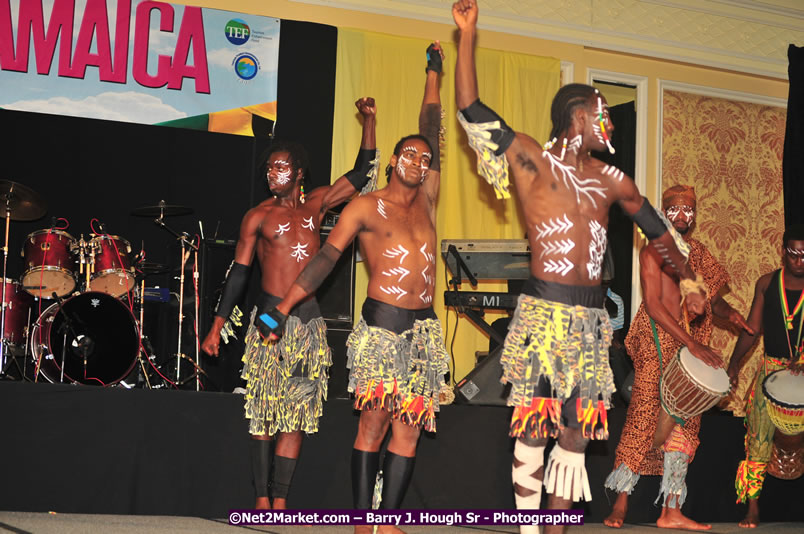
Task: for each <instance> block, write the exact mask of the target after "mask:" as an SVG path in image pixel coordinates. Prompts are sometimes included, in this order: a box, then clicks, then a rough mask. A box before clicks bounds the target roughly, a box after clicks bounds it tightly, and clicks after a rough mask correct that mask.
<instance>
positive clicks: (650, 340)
mask: <svg viewBox="0 0 804 534" xmlns="http://www.w3.org/2000/svg"><path fill="white" fill-rule="evenodd" d="M695 207H696V199H695V191H694V189H693V188H692V187H689V186H685V185H677V186H673V187H671V188H669V189H667V190H666V191H665V192H664V195H662V208H663V209H664V213H665V215H666V216H667V218H668V219H669V220H670V222H671V223H672V224H673V227H674V228H675V229H676V231H677V232H678V233H680V234H682V236H683V237H684V239H685V241H687V243H688V244H689V245H690V256H689V265H690V267H691V268H692V269H693V270H694V271H695V272H696V273H700V274H701V275H702V276H703V278H704V281H705V283H706V286H707V297H708V300H707V305H706V309H705V311H704V313H703V314H702V315H699V316H697V317H688V319H689V331H688V330H687V329H686V328H685V327H684V324H685V322H686V321H685V319H684V315H685V313H684V311H683V310H682V305H681V301H682V299H681V292H680V290H679V286H678V280H677V279H676V278H675V277H674V276H672V275H671V274H668V273H667V272H666V271H663V270H662V268H661V265H662V262H661V259H660V258H659V257H658V255H657V254H656V253H655V252H654V251H653V250H652V249H651V248H650V247H645V248H643V249H642V251H641V252H640V255H639V260H640V277H641V282H642V284H641V285H642V293H643V296H644V298H643V302H642V305H641V306H640V307H639V311H638V312H637V315H636V317H634V321H633V323H632V324H631V328H630V330H629V332H628V336H627V337H626V339H625V345H626V348H627V349H628V354H629V355H630V356H631V358H632V360H633V362H634V373H635V375H634V386H633V392H632V396H631V403H630V405H629V406H628V414H627V416H626V420H625V427H624V428H623V432H622V435H621V437H620V442H619V444H618V445H617V452H616V457H615V462H614V470H613V471H612V472H611V474H610V475H609V476H608V478H607V479H606V487H607V488H608V489H611V490H613V491H615V492H617V493H618V496H617V499H616V501H615V503H614V507H613V509H612V512H611V514H610V515H609V516H608V517H607V518H606V519H605V520H604V523H605V524H606V525H607V526H609V527H614V528H619V527H621V526H622V524H623V521H624V519H625V514H626V510H627V508H628V495H629V494H630V493H631V491H633V489H634V486H636V483H637V481H638V480H639V477H640V475H662V484H661V488H660V490H659V497H658V498H657V502H658V501H659V499H661V498H662V496H664V503H663V507H662V513H661V516H660V517H659V519H658V520H657V522H656V525H657V526H658V527H660V528H683V529H691V530H705V529H709V528H711V526H710V525H703V524H701V523H697V522H695V521H693V520H692V519H689V518H687V517H685V516H684V515H683V514H682V513H681V506H682V504H683V503H684V499H685V498H686V494H687V489H686V484H685V483H684V478H685V476H686V473H687V467H688V465H689V462H691V461H692V459H693V457H694V455H695V450H696V449H697V447H698V443H699V441H698V430H699V429H700V427H701V417H700V416H697V417H693V418H691V419H689V420H687V421H686V422H685V423H684V424H683V425H679V424H674V422H673V420H672V419H670V418H669V416H667V415H666V413H665V412H664V411H663V409H662V408H661V405H660V398H659V377H660V376H661V371H662V369H663V368H664V367H666V366H667V364H668V363H669V362H670V360H671V359H672V358H673V357H674V356H675V355H676V353H677V352H678V350H679V349H680V348H681V347H682V346H687V347H689V346H691V345H693V344H703V345H707V344H708V343H709V339H710V337H711V335H712V316H713V315H717V316H718V317H722V318H723V319H726V320H729V321H730V322H732V323H733V324H735V325H737V326H739V327H741V328H745V329H749V327H748V325H747V324H746V322H745V319H744V318H743V316H742V315H740V313H739V312H737V311H736V310H734V308H732V307H731V306H730V305H729V304H728V303H727V302H726V301H725V300H723V298H721V296H720V293H721V290H722V289H723V288H724V286H726V284H728V282H729V276H728V274H727V273H726V271H725V269H723V267H722V266H721V265H720V264H719V263H718V262H717V260H716V259H715V257H714V256H712V254H711V253H710V252H709V251H708V250H707V249H706V247H705V246H704V245H703V244H702V243H701V242H700V241H697V240H696V239H693V238H691V237H689V231H690V229H691V227H692V225H693V224H694V222H695ZM651 323H653V324H654V325H655V328H656V333H657V335H658V342H659V344H660V346H661V354H660V353H659V351H657V347H656V342H655V338H654V334H653V328H652V324H651ZM660 358H661V361H660ZM660 413H661V414H662V415H661V416H660ZM657 428H658V429H659V431H658V433H657ZM671 429H672V430H671ZM668 434H669V435H668ZM655 435H656V436H657V444H658V443H662V445H661V447H659V448H654V446H653V444H654V436H655ZM664 438H666V439H664Z"/></svg>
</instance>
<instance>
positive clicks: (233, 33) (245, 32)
mask: <svg viewBox="0 0 804 534" xmlns="http://www.w3.org/2000/svg"><path fill="white" fill-rule="evenodd" d="M223 31H224V35H225V36H226V38H227V39H228V40H229V42H230V43H232V44H233V45H241V44H244V43H245V42H246V41H248V38H249V36H251V28H249V27H248V24H246V21H244V20H241V19H232V20H230V21H229V22H227V23H226V27H225V28H224V30H223Z"/></svg>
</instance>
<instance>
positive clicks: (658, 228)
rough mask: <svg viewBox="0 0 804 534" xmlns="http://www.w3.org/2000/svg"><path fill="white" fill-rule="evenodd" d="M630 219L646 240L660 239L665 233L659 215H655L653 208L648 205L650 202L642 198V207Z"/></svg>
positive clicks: (665, 228) (664, 227)
mask: <svg viewBox="0 0 804 534" xmlns="http://www.w3.org/2000/svg"><path fill="white" fill-rule="evenodd" d="M630 217H631V220H632V221H634V222H635V223H636V225H637V226H639V228H640V229H641V230H642V233H643V234H645V237H647V238H648V240H653V239H656V238H657V237H662V236H663V235H664V233H665V232H667V226H665V224H664V222H663V221H662V219H661V217H659V214H658V213H656V210H655V209H653V206H651V205H650V202H648V199H647V198H645V197H642V207H641V208H639V211H637V212H636V213H634V214H633V215H631V216H630Z"/></svg>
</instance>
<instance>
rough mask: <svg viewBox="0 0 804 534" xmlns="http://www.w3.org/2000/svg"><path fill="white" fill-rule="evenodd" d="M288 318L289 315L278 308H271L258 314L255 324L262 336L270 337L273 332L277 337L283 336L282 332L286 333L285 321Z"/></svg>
mask: <svg viewBox="0 0 804 534" xmlns="http://www.w3.org/2000/svg"><path fill="white" fill-rule="evenodd" d="M287 320H288V316H287V315H285V314H284V313H282V312H281V311H279V310H277V309H276V308H271V309H270V310H268V311H267V312H265V313H261V314H260V315H258V316H257V318H256V319H255V320H254V326H256V327H257V331H258V332H259V333H260V335H261V336H262V337H268V336H270V335H271V334H274V335H275V336H276V337H282V334H284V333H285V322H286V321H287Z"/></svg>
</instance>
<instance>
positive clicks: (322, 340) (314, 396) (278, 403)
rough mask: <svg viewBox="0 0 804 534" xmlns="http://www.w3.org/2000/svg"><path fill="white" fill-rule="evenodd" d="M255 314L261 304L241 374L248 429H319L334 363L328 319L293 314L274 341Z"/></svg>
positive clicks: (258, 432) (270, 431)
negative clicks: (260, 327)
mask: <svg viewBox="0 0 804 534" xmlns="http://www.w3.org/2000/svg"><path fill="white" fill-rule="evenodd" d="M255 314H256V308H255V311H254V312H252V314H251V323H250V326H249V329H248V333H247V334H246V352H245V354H244V355H243V363H244V364H245V365H244V367H243V373H242V375H241V376H242V377H243V378H244V379H245V380H246V383H247V386H246V406H245V408H246V419H248V420H249V432H250V433H251V434H255V435H261V434H265V433H266V432H267V434H268V435H270V436H273V435H274V434H276V433H277V432H294V431H297V430H301V431H303V432H305V433H307V434H312V433H314V432H317V431H318V418H319V417H321V414H322V413H323V403H324V401H325V400H326V398H327V378H328V369H329V366H330V365H332V354H331V352H330V349H329V346H328V345H327V327H326V323H325V322H324V319H322V318H321V317H317V318H315V319H311V320H310V321H309V322H307V323H306V324H303V323H302V322H301V320H299V318H298V317H295V316H293V315H291V316H290V317H288V319H287V322H286V323H285V333H284V335H283V336H282V338H281V339H279V340H278V341H271V342H269V341H267V340H263V339H262V338H261V337H260V334H259V332H258V331H257V328H256V327H255V326H254V316H255Z"/></svg>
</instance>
